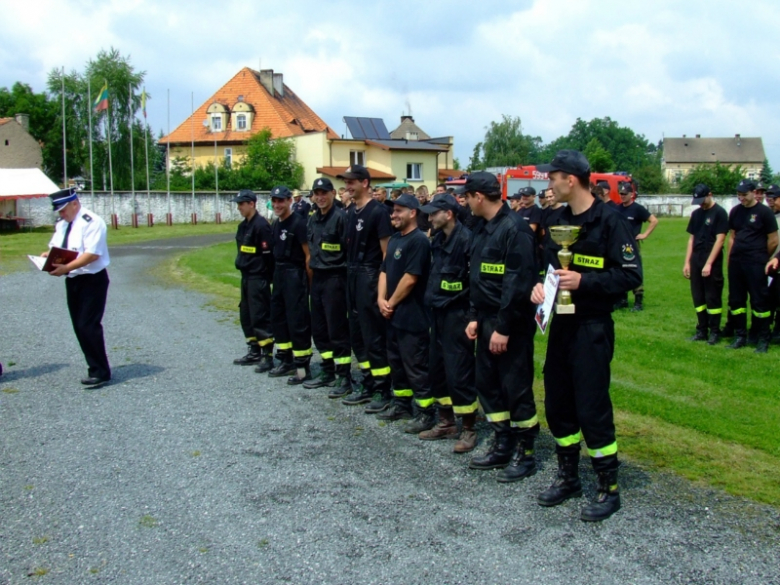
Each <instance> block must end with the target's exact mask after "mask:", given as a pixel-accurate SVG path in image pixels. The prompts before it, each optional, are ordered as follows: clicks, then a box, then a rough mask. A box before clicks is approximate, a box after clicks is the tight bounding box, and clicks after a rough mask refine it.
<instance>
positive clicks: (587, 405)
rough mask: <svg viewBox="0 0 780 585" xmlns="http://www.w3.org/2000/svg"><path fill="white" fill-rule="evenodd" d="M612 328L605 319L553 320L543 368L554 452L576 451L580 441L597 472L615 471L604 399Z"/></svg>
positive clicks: (611, 420) (607, 406)
mask: <svg viewBox="0 0 780 585" xmlns="http://www.w3.org/2000/svg"><path fill="white" fill-rule="evenodd" d="M614 348H615V326H614V323H613V321H612V317H611V316H609V315H606V316H603V317H595V318H579V317H577V316H576V315H573V316H569V315H555V317H554V318H553V320H552V323H550V339H549V341H548V343H547V357H546V359H545V364H544V391H545V397H544V407H545V409H546V411H547V423H548V424H549V425H550V432H551V433H552V435H553V438H554V439H555V442H556V443H557V447H556V449H557V451H558V452H559V453H566V452H577V451H579V448H580V441H581V440H582V438H583V437H584V438H585V444H586V445H587V447H588V453H590V456H591V463H592V464H593V468H594V469H595V470H596V471H608V470H610V469H617V466H618V460H617V441H616V440H615V422H614V417H613V412H612V400H611V399H610V397H609V383H610V378H611V373H610V362H611V361H612V354H613V352H614Z"/></svg>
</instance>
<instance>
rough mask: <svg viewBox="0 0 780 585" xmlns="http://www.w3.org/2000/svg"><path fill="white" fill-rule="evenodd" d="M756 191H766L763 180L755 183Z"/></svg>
mask: <svg viewBox="0 0 780 585" xmlns="http://www.w3.org/2000/svg"><path fill="white" fill-rule="evenodd" d="M756 191H766V185H764V182H763V181H759V182H758V183H756Z"/></svg>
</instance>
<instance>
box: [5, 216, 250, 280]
mask: <svg viewBox="0 0 780 585" xmlns="http://www.w3.org/2000/svg"><path fill="white" fill-rule="evenodd" d="M237 225H238V224H237V223H235V222H233V223H223V224H219V225H217V224H214V223H201V224H198V225H190V224H174V225H172V226H167V225H165V223H163V224H162V225H160V224H158V225H156V226H154V227H152V228H149V227H146V226H142V227H140V226H139V227H138V228H131V227H129V226H120V228H119V229H118V230H114V229H111V228H110V227H109V228H108V245H109V249H110V247H111V246H121V245H123V244H132V243H134V242H144V241H149V240H161V239H165V238H178V237H183V236H197V235H206V234H217V233H235V231H236V226H237ZM52 233H54V228H53V227H51V226H49V227H41V228H35V229H33V230H32V231H17V232H0V274H4V273H8V272H12V271H15V270H21V269H24V268H26V267H27V265H28V264H30V261H29V260H28V259H27V255H28V254H33V255H35V254H40V253H41V252H43V251H45V250H46V248H47V246H48V243H49V240H50V239H51V235H52Z"/></svg>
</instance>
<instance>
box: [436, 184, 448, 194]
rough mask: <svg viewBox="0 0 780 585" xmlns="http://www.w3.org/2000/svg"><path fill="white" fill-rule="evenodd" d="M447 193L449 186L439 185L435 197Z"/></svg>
mask: <svg viewBox="0 0 780 585" xmlns="http://www.w3.org/2000/svg"><path fill="white" fill-rule="evenodd" d="M446 192H447V185H445V184H444V183H439V184H438V185H436V191H435V192H434V193H433V196H434V197H436V195H441V194H442V193H446Z"/></svg>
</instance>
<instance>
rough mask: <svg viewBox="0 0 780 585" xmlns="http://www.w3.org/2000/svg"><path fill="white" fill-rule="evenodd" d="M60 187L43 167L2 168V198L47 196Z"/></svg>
mask: <svg viewBox="0 0 780 585" xmlns="http://www.w3.org/2000/svg"><path fill="white" fill-rule="evenodd" d="M55 191H59V187H57V185H56V184H55V183H53V182H52V180H51V179H49V177H47V176H46V175H45V174H44V173H43V171H42V170H41V169H0V198H11V199H16V198H19V197H41V196H46V195H49V194H51V193H54V192H55Z"/></svg>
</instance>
